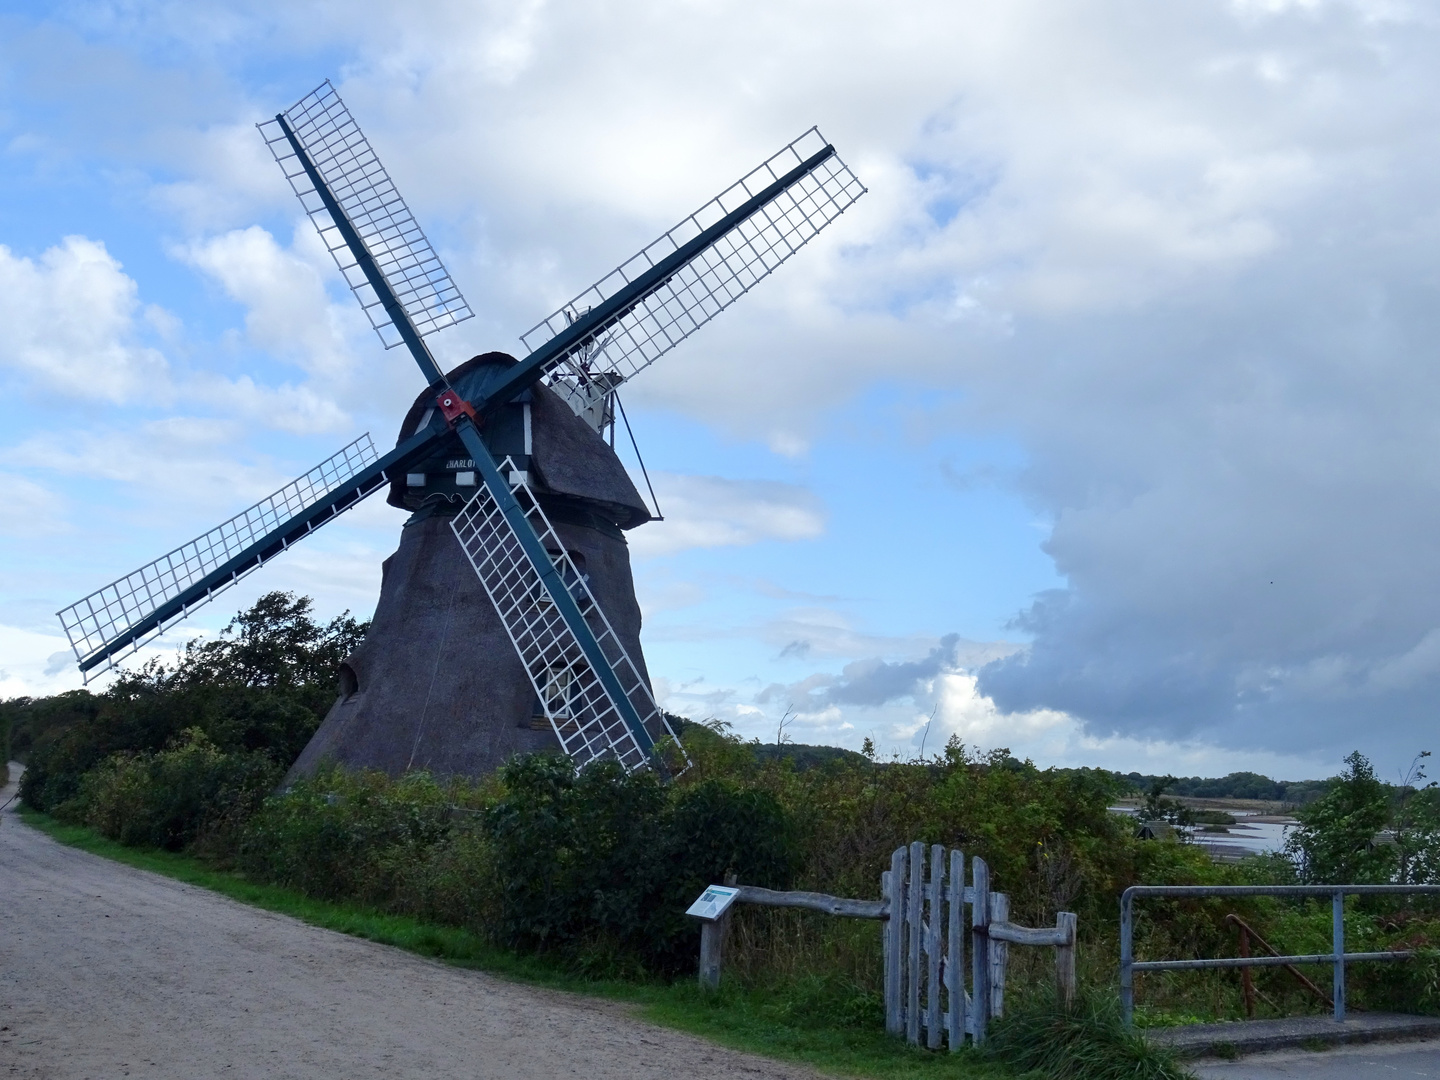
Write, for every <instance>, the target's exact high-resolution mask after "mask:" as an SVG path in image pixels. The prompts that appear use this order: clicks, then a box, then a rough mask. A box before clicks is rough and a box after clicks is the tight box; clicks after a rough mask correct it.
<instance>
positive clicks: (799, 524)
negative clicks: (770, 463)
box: [629, 472, 825, 559]
mask: <svg viewBox="0 0 1440 1080" xmlns="http://www.w3.org/2000/svg"><path fill="white" fill-rule="evenodd" d="M651 479H652V480H653V481H654V483H655V489H656V494H657V496H658V498H659V500H660V508H661V510H662V511H664V514H665V520H664V521H655V522H651V523H649V524H647V525H646V526H645V527H644V528H643V529H638V530H636V531H635V532H633V533H631V534H630V537H629V541H630V549H631V552H632V553H633V554H634V556H635V557H636V558H640V559H645V558H657V557H660V556H664V555H674V554H676V553H677V552H680V551H685V550H688V549H690V548H704V547H735V546H740V545H746V544H758V543H760V542H762V541H765V540H813V539H815V538H816V537H818V536H820V535H821V534H823V533H824V531H825V512H824V507H823V506H822V504H821V502H820V500H819V499H818V498H817V497H816V496H815V495H814V494H813V493H812V492H810V491H807V490H806V489H805V488H802V487H798V486H796V485H794V484H783V483H779V482H777V481H773V480H730V479H726V478H724V477H720V476H686V475H681V474H678V473H664V472H661V473H655V474H654V475H653V476H652V478H651Z"/></svg>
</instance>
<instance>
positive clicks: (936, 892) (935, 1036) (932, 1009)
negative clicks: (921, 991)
mask: <svg viewBox="0 0 1440 1080" xmlns="http://www.w3.org/2000/svg"><path fill="white" fill-rule="evenodd" d="M944 885H945V849H944V848H943V847H941V846H940V845H939V844H933V845H931V847H930V886H929V888H927V889H926V890H925V897H926V907H928V908H929V909H930V912H929V916H930V917H929V918H928V919H926V921H925V952H926V959H927V960H928V961H929V963H928V965H927V966H926V971H925V1045H926V1046H928V1047H929V1048H930V1049H931V1050H939V1049H940V1047H941V1046H942V1045H943V1043H944V1037H945V1032H944V1029H943V1028H941V1026H940V956H941V952H942V948H941V942H943V941H944V940H945V908H944V906H943V902H942V901H943V897H944V896H945V892H944Z"/></svg>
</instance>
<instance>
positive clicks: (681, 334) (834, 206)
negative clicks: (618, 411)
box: [520, 127, 866, 385]
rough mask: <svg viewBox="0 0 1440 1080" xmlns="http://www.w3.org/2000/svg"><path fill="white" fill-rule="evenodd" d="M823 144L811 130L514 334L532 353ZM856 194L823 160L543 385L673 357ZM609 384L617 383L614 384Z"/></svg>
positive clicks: (630, 371) (840, 171)
mask: <svg viewBox="0 0 1440 1080" xmlns="http://www.w3.org/2000/svg"><path fill="white" fill-rule="evenodd" d="M827 145H828V144H827V143H826V142H825V138H824V136H822V135H821V134H820V129H819V128H813V127H812V128H811V129H810V130H809V131H807V132H805V134H803V135H801V136H800V137H799V138H798V139H796V140H795V141H794V142H792V143H790V144H789V145H788V146H786V147H785V148H784V149H783V150H781V151H780V152H779V153H777V154H775V155H773V156H772V157H770V158H769V159H768V160H766V161H765V162H764V163H763V164H761V165H760V166H759V167H757V168H756V169H754V170H753V171H752V172H750V173H749V174H748V175H746V176H744V177H743V178H741V179H740V180H739V181H737V182H736V183H735V184H733V185H732V186H731V187H729V188H727V189H726V190H725V191H724V192H722V193H721V194H720V195H718V196H716V197H715V198H714V199H712V200H710V202H708V203H706V204H705V205H704V206H702V207H701V208H700V209H699V210H697V211H695V213H693V214H691V215H690V216H689V217H687V218H686V219H685V220H684V221H682V222H680V224H678V225H676V226H675V227H674V228H673V229H671V230H670V231H668V232H667V233H665V234H664V235H663V236H661V237H660V238H659V239H658V240H656V241H655V242H654V243H652V244H650V245H649V246H648V247H646V248H645V249H644V250H642V251H641V252H640V253H639V254H637V255H636V256H634V257H633V258H632V259H630V260H628V261H627V262H625V263H622V264H621V265H620V266H618V267H617V268H616V269H615V270H613V271H612V272H611V273H609V274H607V275H606V276H605V277H603V278H601V279H600V280H599V281H597V282H596V283H595V284H594V285H592V286H590V288H588V289H586V290H585V291H584V292H582V293H581V294H580V295H579V296H577V297H575V299H574V300H571V301H570V302H569V303H568V304H565V305H563V306H561V307H560V308H559V309H558V310H556V311H555V312H554V314H552V315H550V316H549V317H548V318H546V319H545V320H543V321H542V322H540V323H538V324H536V326H534V327H533V328H532V329H530V330H529V331H527V332H526V333H524V334H522V335H521V337H520V340H521V341H522V342H523V343H524V345H525V347H526V349H528V350H529V351H531V352H534V351H535V350H536V349H538V348H540V347H541V346H542V345H544V344H545V343H546V342H548V341H550V340H551V339H552V338H554V337H555V335H557V334H559V333H560V332H561V331H563V330H564V329H565V328H566V327H567V326H569V325H570V324H571V323H572V322H574V321H575V320H576V319H577V318H578V317H579V316H581V315H583V314H585V313H586V312H587V311H589V310H591V309H592V308H594V307H595V306H596V305H598V304H600V303H602V302H603V301H605V300H606V299H608V298H609V297H611V296H613V295H614V294H615V293H617V292H619V291H620V290H621V289H623V288H624V287H625V286H627V285H629V284H630V283H631V282H632V281H634V280H635V279H636V278H638V277H639V276H640V275H641V274H643V273H645V272H646V271H647V270H650V269H651V268H652V267H654V266H655V265H656V264H657V263H659V262H660V261H661V260H663V259H665V258H666V257H667V256H670V255H672V254H674V253H675V252H676V251H678V250H679V249H680V248H681V247H683V246H684V245H685V244H686V243H688V242H690V241H691V240H693V239H694V238H695V237H697V236H699V235H700V234H701V233H702V232H704V231H705V230H706V229H707V228H709V227H711V226H712V225H715V224H716V223H717V222H719V221H720V220H721V219H723V218H724V217H725V216H726V215H727V214H730V213H732V212H734V211H735V210H737V209H739V208H740V207H741V206H743V205H744V204H745V203H746V202H747V201H748V200H750V199H752V198H754V197H755V196H756V195H758V194H759V193H760V192H762V191H764V190H765V188H767V187H769V186H770V185H771V184H774V183H775V182H776V181H778V180H780V179H781V178H782V177H783V176H784V175H785V174H786V173H788V172H790V171H791V170H792V169H794V168H796V167H797V166H799V165H801V164H803V163H804V162H805V161H807V160H809V159H810V158H811V157H813V156H814V155H815V154H817V153H819V152H820V151H821V150H823V149H825V147H826V146H827ZM865 190H866V189H865V186H864V185H863V184H861V183H860V181H859V179H857V178H856V176H855V174H854V173H852V172H851V171H850V169H849V168H848V167H847V166H846V165H845V163H844V162H843V161H841V160H840V157H839V155H836V154H832V155H831V156H830V157H829V158H827V159H826V160H825V161H823V162H821V163H820V164H819V165H818V166H816V168H815V169H813V170H812V171H810V172H808V173H806V174H805V175H804V176H802V177H801V178H800V179H798V180H796V181H795V182H794V183H792V184H791V185H790V186H789V187H787V188H785V189H784V190H783V191H781V192H780V193H779V194H778V195H776V196H775V197H774V198H773V199H771V200H770V201H769V202H767V203H765V204H764V205H762V206H761V207H760V208H759V209H757V210H756V211H755V212H754V213H753V214H751V215H750V216H749V217H747V218H745V220H743V221H741V222H739V223H738V224H737V225H736V226H735V227H734V228H732V229H730V230H729V231H728V232H726V233H724V234H723V235H722V236H721V237H720V238H719V239H718V240H717V241H716V242H714V243H713V244H711V245H710V246H709V247H706V248H705V249H703V250H702V251H701V252H700V253H699V254H698V255H696V256H695V257H694V258H693V259H691V260H690V261H689V262H687V263H685V264H684V265H683V266H682V267H681V268H680V269H679V270H678V271H677V272H676V273H675V274H673V275H672V276H671V277H670V278H669V279H668V280H666V281H665V282H663V283H662V284H660V285H659V286H657V287H656V288H655V289H653V290H652V291H651V292H650V293H649V294H647V296H646V297H645V298H644V299H643V300H642V301H641V302H640V303H639V304H637V305H636V306H635V307H633V308H632V309H630V311H628V312H627V313H624V314H622V315H620V316H619V317H618V318H616V319H614V320H612V321H610V322H608V323H606V324H605V325H603V326H600V327H597V328H596V329H595V331H594V333H592V334H590V335H589V336H588V337H586V338H585V339H584V340H582V341H580V342H578V343H576V345H575V346H574V347H573V348H571V349H570V350H569V351H568V352H567V353H565V354H564V355H563V356H562V357H560V358H559V359H558V360H556V361H555V363H554V364H553V365H552V366H551V367H550V368H549V371H548V373H547V381H549V382H554V381H556V380H558V379H564V380H566V381H570V382H573V383H577V384H581V385H584V384H586V383H588V382H589V381H590V379H592V378H593V377H594V376H595V375H596V374H598V373H601V372H603V373H604V374H607V375H609V376H610V377H611V379H612V380H613V381H612V385H619V383H620V382H623V381H625V380H627V379H630V378H633V377H634V376H635V374H636V373H637V372H639V371H641V370H643V369H644V368H646V367H648V366H649V365H650V364H652V363H654V362H655V360H656V359H657V358H659V357H660V356H662V355H663V354H665V353H666V352H668V351H669V350H670V349H673V348H674V347H675V346H676V345H678V344H679V343H680V342H681V341H683V340H684V339H685V338H687V337H689V336H690V335H691V334H693V333H694V332H695V331H696V330H698V329H699V328H700V327H701V326H703V325H704V324H705V323H707V322H709V321H710V320H711V319H713V318H714V317H715V316H716V315H718V314H719V313H720V312H721V311H723V310H725V308H727V307H729V306H730V305H731V304H733V303H734V302H735V301H736V300H738V299H739V298H740V297H741V296H743V295H744V294H745V293H747V292H749V291H750V289H751V288H753V287H754V286H755V284H756V283H757V282H758V281H759V280H760V279H761V278H763V277H765V276H766V275H767V274H769V273H770V272H771V271H773V270H774V269H775V268H776V267H777V266H779V265H780V264H781V263H782V262H784V261H785V260H786V259H788V258H790V256H792V255H794V254H795V252H797V251H799V250H800V248H802V247H803V246H804V245H805V244H807V243H809V242H810V241H811V240H812V239H814V238H815V236H816V235H817V234H818V233H819V232H820V230H821V229H823V228H825V226H827V225H829V224H830V223H831V222H832V221H834V220H835V219H836V218H837V217H839V216H840V215H841V214H842V213H844V212H845V210H847V209H848V208H849V207H850V205H851V204H852V203H854V202H855V200H856V199H858V198H859V197H860V196H861V195H863V194H865ZM617 376H618V378H617Z"/></svg>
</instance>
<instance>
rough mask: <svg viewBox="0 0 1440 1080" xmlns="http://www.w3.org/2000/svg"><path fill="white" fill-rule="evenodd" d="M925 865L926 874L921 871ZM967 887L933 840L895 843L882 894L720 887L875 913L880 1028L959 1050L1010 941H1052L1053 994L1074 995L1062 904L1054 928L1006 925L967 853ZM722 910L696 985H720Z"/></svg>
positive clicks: (984, 872)
mask: <svg viewBox="0 0 1440 1080" xmlns="http://www.w3.org/2000/svg"><path fill="white" fill-rule="evenodd" d="M927 870H928V873H927ZM970 877H971V883H970V884H969V885H966V884H965V855H964V853H963V852H960V851H956V850H947V849H946V848H944V847H941V846H940V845H939V844H935V845H933V846H932V847H930V848H929V849H928V850H927V849H926V847H925V845H924V844H921V843H914V844H910V845H909V846H908V847H901V848H896V849H895V852H894V853H893V854H892V855H891V857H890V869H889V870H887V871H885V872H884V873H883V874H881V875H880V895H881V899H880V900H878V901H876V900H847V899H842V898H840V897H836V896H827V895H825V894H823V893H811V892H775V891H772V890H770V889H759V888H756V887H754V886H752V885H738V886H736V885H735V883H734V881H733V879H730V880H727V881H726V885H727V886H733V887H734V888H735V889H736V890H737V891H736V895H735V898H734V902H735V903H745V904H761V905H764V906H767V907H796V908H808V909H809V910H811V911H821V912H824V913H826V914H829V915H838V916H843V917H848V918H854V919H878V920H881V921H882V922H883V923H884V924H885V925H884V927H883V938H882V941H883V946H884V947H883V953H884V958H885V976H884V980H885V1027H886V1030H888V1031H889V1032H890V1033H891V1034H894V1035H903V1036H904V1037H905V1038H906V1040H907V1041H908V1042H911V1043H913V1044H915V1045H919V1044H920V1043H921V1042H922V1041H923V1042H924V1044H925V1045H926V1046H928V1047H930V1048H931V1049H934V1050H938V1049H940V1048H942V1047H943V1046H946V1045H948V1046H949V1047H950V1049H952V1050H958V1049H960V1047H961V1046H962V1045H963V1044H964V1041H965V1036H966V1035H967V1034H969V1035H970V1037H971V1038H972V1039H973V1040H974V1041H975V1042H983V1041H984V1040H985V1030H986V1027H987V1025H988V1023H989V1021H990V1020H991V1019H993V1018H995V1017H998V1016H1000V1015H1001V1014H1002V1013H1003V1012H1004V1008H1005V970H1006V966H1007V962H1008V960H1009V947H1010V945H1034V946H1052V947H1054V949H1055V976H1056V981H1057V983H1058V985H1059V989H1060V995H1061V998H1062V999H1063V1000H1064V1001H1065V1002H1066V1003H1069V1002H1071V1001H1072V1000H1073V999H1074V996H1075V931H1076V918H1075V916H1074V915H1073V914H1072V913H1070V912H1068V911H1062V912H1060V913H1059V914H1058V915H1057V916H1056V917H1055V925H1054V927H1045V928H1043V929H1031V928H1029V927H1025V926H1016V925H1015V924H1014V923H1012V922H1010V901H1009V898H1008V897H1007V896H1006V895H1005V894H1004V893H997V892H991V891H990V868H989V867H988V866H986V865H985V860H984V859H980V858H974V859H971V860H970ZM967 904H968V905H969V906H970V918H969V920H968V922H969V930H968V936H969V938H970V964H969V973H970V991H969V992H968V993H967V992H966V989H965V975H966V963H965V952H966V950H965V939H966V936H967V931H966V928H965V927H966V922H967V920H966V918H965V906H966V905H967ZM729 921H730V912H729V910H728V909H727V910H726V911H725V913H724V914H723V915H721V916H720V917H719V918H718V919H714V920H711V921H707V922H705V923H704V925H703V926H702V928H701V934H700V982H701V985H703V986H707V987H710V988H714V987H716V986H719V985H720V969H721V964H722V958H723V953H724V944H725V936H726V931H727V928H728V925H729Z"/></svg>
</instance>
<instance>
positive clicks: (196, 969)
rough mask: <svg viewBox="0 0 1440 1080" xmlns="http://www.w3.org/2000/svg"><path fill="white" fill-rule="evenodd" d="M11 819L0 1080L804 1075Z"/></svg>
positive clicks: (6, 827)
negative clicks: (278, 911) (177, 877)
mask: <svg viewBox="0 0 1440 1080" xmlns="http://www.w3.org/2000/svg"><path fill="white" fill-rule="evenodd" d="M12 771H13V770H12ZM12 791H13V788H12V789H11V790H9V791H5V792H4V793H3V794H0V803H4V802H5V800H6V799H8V798H9V797H10V795H11V793H12ZM13 811H14V807H13V806H12V807H11V808H10V810H8V811H6V812H4V813H3V814H0V1077H25V1078H35V1080H89V1078H95V1080H100V1078H105V1080H108V1078H111V1077H123V1076H136V1077H154V1078H157V1080H169V1078H175V1080H201V1078H207V1077H226V1078H241V1077H255V1078H257V1080H258V1078H262V1077H264V1078H282V1077H297V1078H299V1077H303V1078H305V1080H330V1078H334V1080H363V1078H370V1077H375V1078H377V1080H378V1078H382V1077H383V1078H385V1080H394V1078H402V1077H426V1078H427V1080H442V1078H451V1077H456V1078H459V1077H465V1078H469V1077H485V1078H495V1080H510V1078H521V1077H526V1078H528V1077H535V1078H549V1077H568V1076H583V1077H587V1078H595V1080H607V1078H612V1077H613V1078H617V1080H618V1078H621V1077H624V1078H651V1077H653V1078H656V1080H661V1078H663V1080H676V1078H679V1077H691V1076H696V1077H699V1076H703V1077H706V1078H720V1077H746V1078H753V1080H772V1078H774V1080H780V1078H793V1080H800V1078H814V1077H816V1076H817V1075H818V1074H816V1073H813V1072H811V1071H809V1070H806V1069H803V1068H799V1067H796V1066H789V1065H781V1064H777V1063H775V1062H772V1061H768V1060H766V1059H763V1058H758V1057H753V1056H750V1055H746V1054H741V1053H737V1052H734V1051H730V1050H723V1049H720V1048H718V1047H716V1046H713V1045H711V1044H710V1043H707V1042H704V1041H702V1040H700V1039H696V1038H693V1037H691V1036H688V1035H682V1034H679V1033H676V1032H673V1031H668V1030H665V1029H663V1028H657V1027H653V1026H651V1025H649V1024H645V1023H643V1022H641V1021H638V1020H636V1019H635V1018H634V1017H633V1016H632V1015H630V1011H629V1008H628V1007H627V1006H624V1005H619V1004H614V1003H609V1002H597V1001H593V1000H590V999H587V998H582V997H577V996H573V995H568V994H562V993H558V992H552V991H547V990H540V989H535V988H532V987H527V986H521V985H517V984H514V983H508V982H504V981H502V980H500V979H496V978H494V977H492V976H489V975H485V974H482V973H479V972H474V971H464V970H461V969H458V968H452V967H447V966H446V965H444V964H440V963H437V962H434V961H430V960H425V959H422V958H420V957H416V956H412V955H410V954H409V953H405V952H402V951H400V950H398V949H393V948H389V947H387V946H384V945H376V944H374V943H372V942H367V941H361V940H359V939H356V938H351V937H346V936H345V935H343V934H337V933H333V932H331V931H328V930H321V929H317V928H315V927H312V926H307V925H306V924H304V923H301V922H297V921H295V920H294V919H290V918H287V917H285V916H283V915H274V914H271V913H269V912H264V911H259V910H256V909H254V908H250V907H246V906H244V905H242V904H238V903H235V902H233V901H230V900H227V899H225V898H224V897H221V896H217V895H216V894H214V893H210V892H207V891H205V890H203V889H197V888H194V887H191V886H188V885H182V884H180V883H179V882H175V881H171V880H169V879H168V878H163V877H159V876H156V875H153V874H148V873H145V872H143V871H140V870H133V869H131V868H129V867H126V866H122V865H120V864H118V863H113V862H110V861H109V860H107V859H101V858H98V857H96V856H93V855H88V854H86V853H84V852H81V851H77V850H75V849H74V848H68V847H64V846H63V845H60V844H57V843H56V842H55V841H53V840H51V839H49V838H48V837H46V836H45V835H43V834H42V833H39V832H37V831H36V830H34V829H31V828H29V827H28V826H26V825H24V824H23V823H22V822H21V821H20V820H19V819H18V818H17V817H16V816H15V815H14V813H13Z"/></svg>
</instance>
